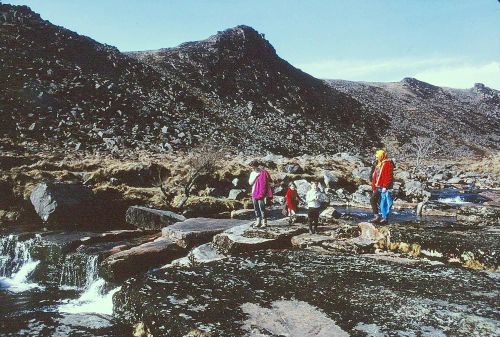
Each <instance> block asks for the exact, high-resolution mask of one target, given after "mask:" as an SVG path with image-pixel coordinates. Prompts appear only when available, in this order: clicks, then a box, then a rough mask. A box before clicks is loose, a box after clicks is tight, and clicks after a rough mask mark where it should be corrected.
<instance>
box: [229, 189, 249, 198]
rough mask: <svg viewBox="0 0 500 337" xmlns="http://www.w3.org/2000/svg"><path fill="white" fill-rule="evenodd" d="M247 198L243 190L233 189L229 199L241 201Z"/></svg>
mask: <svg viewBox="0 0 500 337" xmlns="http://www.w3.org/2000/svg"><path fill="white" fill-rule="evenodd" d="M245 196H246V191H245V190H243V189H232V190H230V191H229V195H228V197H227V198H228V199H231V200H241V199H243V198H244V197H245Z"/></svg>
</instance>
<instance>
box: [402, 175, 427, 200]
mask: <svg viewBox="0 0 500 337" xmlns="http://www.w3.org/2000/svg"><path fill="white" fill-rule="evenodd" d="M425 188H426V186H425V185H424V184H422V183H421V182H420V181H418V180H406V181H405V184H404V187H403V192H404V194H405V195H406V197H407V198H409V199H411V200H412V201H421V200H428V199H429V198H430V197H431V192H429V191H426V189H425Z"/></svg>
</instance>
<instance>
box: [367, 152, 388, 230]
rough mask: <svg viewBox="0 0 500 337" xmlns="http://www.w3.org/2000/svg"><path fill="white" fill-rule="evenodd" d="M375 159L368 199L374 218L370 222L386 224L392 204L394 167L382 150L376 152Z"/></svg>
mask: <svg viewBox="0 0 500 337" xmlns="http://www.w3.org/2000/svg"><path fill="white" fill-rule="evenodd" d="M375 157H376V159H377V165H376V167H375V170H374V171H373V175H372V197H371V199H370V201H371V206H372V211H373V214H374V215H375V217H374V218H373V219H372V220H371V221H370V222H372V223H380V224H387V221H388V217H389V213H390V211H391V207H392V203H393V200H392V192H391V191H390V189H391V188H392V184H393V168H394V165H393V163H392V160H390V159H388V158H387V154H386V153H385V151H384V150H377V152H376V153H375Z"/></svg>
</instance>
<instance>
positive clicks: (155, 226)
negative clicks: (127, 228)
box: [125, 206, 186, 230]
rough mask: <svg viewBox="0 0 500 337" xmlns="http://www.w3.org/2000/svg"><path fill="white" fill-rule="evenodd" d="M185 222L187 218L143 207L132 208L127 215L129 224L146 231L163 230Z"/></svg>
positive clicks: (126, 219) (126, 218)
mask: <svg viewBox="0 0 500 337" xmlns="http://www.w3.org/2000/svg"><path fill="white" fill-rule="evenodd" d="M184 220H186V218H185V217H184V216H183V215H179V214H176V213H174V212H170V211H165V210H160V209H154V208H148V207H142V206H131V207H129V208H128V209H127V212H126V213H125V221H126V222H127V223H128V224H130V225H132V226H134V227H136V228H140V229H144V230H161V229H162V228H163V227H165V226H170V225H172V224H174V223H177V222H182V221H184Z"/></svg>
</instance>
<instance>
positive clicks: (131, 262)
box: [100, 238, 186, 282]
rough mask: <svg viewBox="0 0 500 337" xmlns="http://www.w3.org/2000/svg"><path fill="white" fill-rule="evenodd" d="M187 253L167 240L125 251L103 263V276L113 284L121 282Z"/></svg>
mask: <svg viewBox="0 0 500 337" xmlns="http://www.w3.org/2000/svg"><path fill="white" fill-rule="evenodd" d="M185 253H186V249H184V248H182V247H180V246H178V245H176V244H175V242H174V241H172V240H169V239H167V238H159V239H157V240H155V241H152V242H148V243H144V244H142V245H139V246H136V247H133V248H130V249H127V250H123V251H121V252H118V253H116V254H113V255H111V256H109V257H108V258H106V259H105V260H104V261H102V262H101V269H100V271H101V274H102V276H103V277H104V278H105V279H106V280H108V281H111V282H121V281H124V280H125V279H127V278H128V277H130V276H133V275H136V274H138V273H141V272H145V271H147V270H148V269H150V268H153V267H156V266H160V265H163V264H166V263H169V262H171V261H173V260H175V259H177V258H179V257H181V256H182V255H183V254H185Z"/></svg>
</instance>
